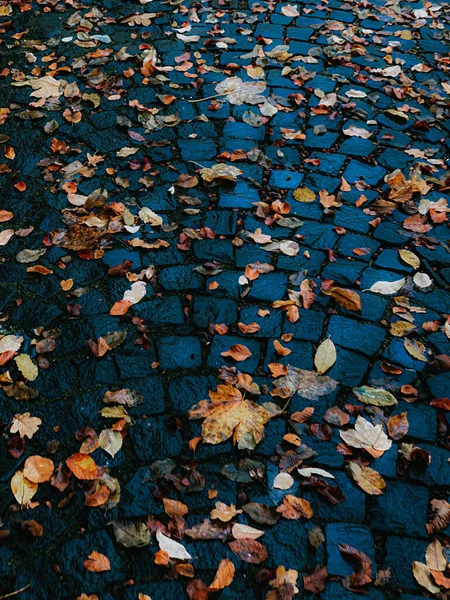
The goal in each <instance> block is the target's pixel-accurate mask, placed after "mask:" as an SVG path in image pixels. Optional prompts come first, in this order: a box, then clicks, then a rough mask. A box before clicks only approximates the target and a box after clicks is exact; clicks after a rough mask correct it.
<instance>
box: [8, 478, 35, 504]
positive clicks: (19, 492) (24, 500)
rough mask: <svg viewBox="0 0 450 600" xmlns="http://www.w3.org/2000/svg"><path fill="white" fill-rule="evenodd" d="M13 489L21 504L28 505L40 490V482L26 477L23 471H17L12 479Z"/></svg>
mask: <svg viewBox="0 0 450 600" xmlns="http://www.w3.org/2000/svg"><path fill="white" fill-rule="evenodd" d="M11 491H12V493H13V496H14V498H15V499H16V500H17V502H18V503H19V504H23V505H26V504H28V502H30V500H31V499H32V498H33V496H34V495H35V493H36V492H37V491H38V484H37V483H33V482H32V481H30V480H29V479H27V478H26V477H24V474H23V472H22V471H16V473H14V475H13V477H12V479H11Z"/></svg>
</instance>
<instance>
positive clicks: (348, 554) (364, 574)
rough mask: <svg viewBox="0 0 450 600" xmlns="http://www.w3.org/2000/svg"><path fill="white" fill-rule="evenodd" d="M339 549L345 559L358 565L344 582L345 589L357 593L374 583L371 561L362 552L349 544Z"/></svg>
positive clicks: (340, 545) (341, 545)
mask: <svg viewBox="0 0 450 600" xmlns="http://www.w3.org/2000/svg"><path fill="white" fill-rule="evenodd" d="M338 548H339V552H341V554H343V555H344V557H345V558H347V559H350V560H352V561H353V562H354V563H356V570H355V572H354V573H353V574H352V575H350V577H348V578H346V581H344V582H343V585H344V587H347V589H351V590H355V591H357V590H358V589H359V588H361V587H363V586H365V585H366V584H368V583H370V582H371V581H372V561H371V559H370V558H369V557H368V556H367V555H366V554H364V553H363V552H361V551H360V550H357V549H356V548H353V546H349V545H348V544H339V545H338Z"/></svg>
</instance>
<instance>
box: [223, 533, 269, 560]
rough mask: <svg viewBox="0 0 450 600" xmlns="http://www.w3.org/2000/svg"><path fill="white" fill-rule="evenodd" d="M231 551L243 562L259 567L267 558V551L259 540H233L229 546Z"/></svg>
mask: <svg viewBox="0 0 450 600" xmlns="http://www.w3.org/2000/svg"><path fill="white" fill-rule="evenodd" d="M228 545H229V546H230V548H231V550H232V551H233V552H234V553H235V554H236V556H238V557H239V558H240V559H241V560H243V561H244V562H247V563H251V564H253V565H259V564H260V563H262V562H264V561H265V560H266V558H267V550H266V549H265V547H264V546H263V545H262V544H261V542H258V541H257V540H253V539H251V538H245V539H243V540H233V541H232V542H230V543H229V544H228Z"/></svg>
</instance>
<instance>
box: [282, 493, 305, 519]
mask: <svg viewBox="0 0 450 600" xmlns="http://www.w3.org/2000/svg"><path fill="white" fill-rule="evenodd" d="M277 512H279V513H280V514H281V515H282V516H283V517H284V518H285V519H294V520H296V519H301V518H304V519H311V517H312V516H313V511H312V509H311V504H310V503H309V502H308V501H307V500H305V499H304V498H298V497H297V496H293V495H292V494H286V496H285V497H284V498H283V502H282V503H281V504H280V506H279V507H278V508H277Z"/></svg>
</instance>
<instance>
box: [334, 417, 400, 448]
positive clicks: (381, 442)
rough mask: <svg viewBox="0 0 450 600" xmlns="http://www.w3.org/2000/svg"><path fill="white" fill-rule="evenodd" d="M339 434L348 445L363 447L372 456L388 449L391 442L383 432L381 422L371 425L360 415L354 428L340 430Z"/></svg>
mask: <svg viewBox="0 0 450 600" xmlns="http://www.w3.org/2000/svg"><path fill="white" fill-rule="evenodd" d="M340 435H341V438H342V439H343V440H344V442H345V443H346V444H348V445H349V446H352V447H353V448H363V449H364V450H367V452H369V454H372V456H374V457H379V456H381V454H383V453H384V452H386V450H389V448H390V447H391V446H392V442H391V440H390V439H389V438H388V437H387V435H386V434H385V433H384V431H383V426H382V425H381V424H378V425H372V423H370V422H369V421H366V419H364V418H363V417H360V416H359V417H358V418H357V419H356V423H355V428H354V429H347V431H341V432H340Z"/></svg>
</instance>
